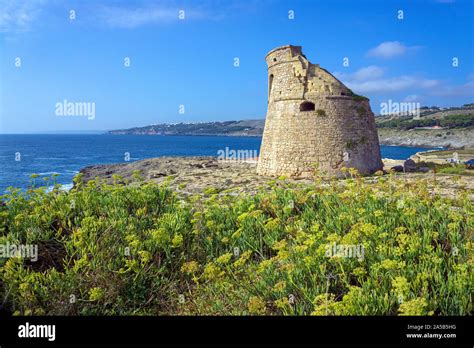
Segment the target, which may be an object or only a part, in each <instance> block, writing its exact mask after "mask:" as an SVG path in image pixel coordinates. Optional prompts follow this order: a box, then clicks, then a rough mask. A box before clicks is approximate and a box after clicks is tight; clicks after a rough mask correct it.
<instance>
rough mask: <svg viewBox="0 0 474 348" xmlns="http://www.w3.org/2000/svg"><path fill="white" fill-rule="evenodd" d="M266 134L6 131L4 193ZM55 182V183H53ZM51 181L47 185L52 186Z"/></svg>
mask: <svg viewBox="0 0 474 348" xmlns="http://www.w3.org/2000/svg"><path fill="white" fill-rule="evenodd" d="M261 140H262V139H261V137H223V136H136V135H106V134H87V135H85V134H72V135H71V134H67V135H66V134H54V135H51V134H48V135H46V134H41V135H39V134H38V135H33V134H31V135H13V134H12V135H0V163H1V167H0V194H1V193H3V192H5V190H6V189H7V187H9V186H13V187H19V188H27V187H29V186H31V184H32V179H31V178H30V175H31V174H39V176H40V177H39V178H37V179H36V185H39V184H41V185H46V184H45V182H44V181H43V180H42V178H44V177H51V175H52V174H53V173H57V174H59V176H57V178H56V183H59V184H62V185H65V186H66V187H68V186H70V185H71V183H72V178H73V177H74V175H75V174H77V173H78V172H79V170H80V169H81V168H83V167H86V166H89V165H93V164H106V163H123V162H125V159H126V157H127V154H128V157H129V160H130V161H136V160H141V159H145V158H150V157H161V156H217V155H218V151H219V150H225V148H226V147H228V148H229V149H230V150H254V151H257V153H258V151H259V150H260V143H261ZM423 150H425V149H424V148H417V147H400V146H382V147H381V151H382V157H383V158H393V159H406V158H408V157H410V156H411V155H412V154H414V153H416V152H418V151H423ZM48 185H51V184H48ZM46 186H47V185H46Z"/></svg>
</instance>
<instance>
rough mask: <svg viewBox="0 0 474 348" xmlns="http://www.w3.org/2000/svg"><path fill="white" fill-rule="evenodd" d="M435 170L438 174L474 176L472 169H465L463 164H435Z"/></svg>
mask: <svg viewBox="0 0 474 348" xmlns="http://www.w3.org/2000/svg"><path fill="white" fill-rule="evenodd" d="M436 172H437V173H440V174H456V175H470V176H474V171H473V170H469V169H467V167H466V165H465V164H456V165H443V166H437V169H436Z"/></svg>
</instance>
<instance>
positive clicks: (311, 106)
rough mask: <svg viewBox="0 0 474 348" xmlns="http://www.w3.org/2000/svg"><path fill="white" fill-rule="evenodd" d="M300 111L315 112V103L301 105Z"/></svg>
mask: <svg viewBox="0 0 474 348" xmlns="http://www.w3.org/2000/svg"><path fill="white" fill-rule="evenodd" d="M300 111H314V103H311V102H304V103H301V105H300Z"/></svg>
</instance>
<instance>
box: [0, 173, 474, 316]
mask: <svg viewBox="0 0 474 348" xmlns="http://www.w3.org/2000/svg"><path fill="white" fill-rule="evenodd" d="M349 173H350V175H351V178H350V179H348V180H345V181H337V180H335V181H330V182H326V185H321V180H322V179H320V178H318V177H316V178H315V183H314V185H306V186H300V185H298V186H294V185H293V186H291V185H290V184H288V183H287V181H284V180H275V181H274V182H272V183H271V190H269V191H267V190H263V189H262V191H261V192H260V193H258V194H256V195H254V196H249V195H247V196H234V195H231V194H222V193H221V194H220V195H219V194H214V193H213V192H215V191H211V190H209V192H207V193H208V194H209V196H205V197H203V196H199V195H194V196H190V197H188V198H180V197H179V196H177V194H176V193H174V192H173V191H171V190H170V189H169V188H168V187H167V186H166V184H165V185H161V186H159V185H156V184H151V183H145V182H143V181H142V180H137V181H136V182H134V183H133V184H132V185H129V186H123V185H119V184H116V185H106V184H103V183H100V182H98V181H91V182H89V183H87V184H84V183H82V181H81V177H80V176H77V177H76V178H75V182H76V186H75V187H74V188H73V189H72V190H71V191H70V192H68V193H67V192H62V191H60V190H59V188H56V189H54V190H53V191H52V192H49V193H46V192H45V189H44V188H33V189H30V190H28V191H27V192H21V191H20V190H12V191H11V193H9V194H7V195H5V196H3V197H2V201H3V202H4V204H1V205H0V244H5V243H11V244H13V243H16V244H36V245H38V247H39V258H38V261H37V262H30V261H27V260H25V259H21V258H9V259H0V279H1V282H0V298H1V300H2V302H3V303H4V305H5V306H6V308H8V309H9V310H11V311H12V312H13V313H14V314H25V315H31V314H38V315H43V314H48V315H52V314H60V315H95V314H105V315H124V314H132V315H145V314H148V315H160V314H207V315H211V314H222V315H223V314H228V315H235V314H259V315H261V314H267V315H273V314H285V315H293V314H304V315H307V314H314V315H472V314H473V303H472V293H473V286H474V285H473V284H474V272H473V262H474V256H473V248H474V244H473V227H474V224H473V223H474V208H473V205H472V204H471V202H470V201H469V199H468V192H464V193H459V194H458V195H457V196H456V197H455V198H454V199H448V198H442V197H440V196H437V195H432V194H431V190H429V189H428V181H427V179H424V180H419V181H416V182H412V183H409V182H406V181H405V180H403V179H398V178H397V177H396V176H392V175H390V176H380V177H377V178H376V179H377V180H376V181H377V182H376V183H368V181H365V179H363V178H359V177H358V176H357V173H356V171H354V170H352V169H351V170H349ZM371 179H374V178H371ZM119 181H120V180H119V178H117V182H119ZM430 184H433V185H435V183H430ZM332 245H362V246H363V247H364V253H363V255H362V257H360V256H361V255H359V258H354V257H341V256H340V255H330V254H329V255H328V250H330V248H328V246H332Z"/></svg>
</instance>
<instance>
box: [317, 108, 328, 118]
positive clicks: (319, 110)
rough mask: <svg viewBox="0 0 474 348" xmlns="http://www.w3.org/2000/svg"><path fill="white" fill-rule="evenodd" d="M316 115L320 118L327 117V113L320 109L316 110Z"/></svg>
mask: <svg viewBox="0 0 474 348" xmlns="http://www.w3.org/2000/svg"><path fill="white" fill-rule="evenodd" d="M316 115H318V116H320V117H323V116H326V111H324V110H323V109H318V110H316Z"/></svg>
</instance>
